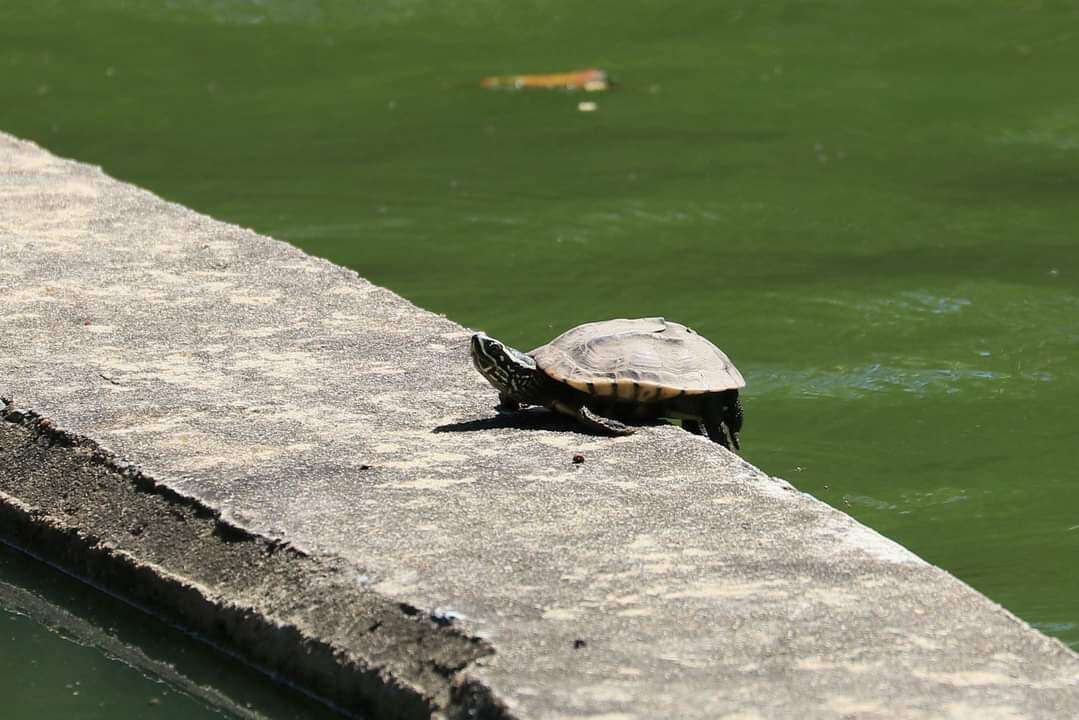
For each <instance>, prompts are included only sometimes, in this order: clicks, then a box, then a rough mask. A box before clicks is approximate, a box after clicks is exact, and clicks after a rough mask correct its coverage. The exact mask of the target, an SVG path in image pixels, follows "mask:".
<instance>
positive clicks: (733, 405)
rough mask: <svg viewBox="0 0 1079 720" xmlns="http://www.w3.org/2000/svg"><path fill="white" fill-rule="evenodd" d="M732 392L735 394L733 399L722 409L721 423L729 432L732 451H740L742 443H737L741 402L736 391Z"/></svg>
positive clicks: (740, 426)
mask: <svg viewBox="0 0 1079 720" xmlns="http://www.w3.org/2000/svg"><path fill="white" fill-rule="evenodd" d="M733 392H734V393H735V395H734V397H733V398H731V400H730V401H729V402H728V403H727V404H726V405H724V407H723V422H724V424H726V426H727V430H728V432H730V435H731V441H732V442H733V443H734V449H735V450H741V449H742V443H740V442H739V441H738V433H739V432H740V431H741V430H742V419H743V413H742V401H741V399H739V397H738V394H737V393H738V391H737V390H735V391H733Z"/></svg>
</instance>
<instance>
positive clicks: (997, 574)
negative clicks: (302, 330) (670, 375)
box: [0, 0, 1079, 683]
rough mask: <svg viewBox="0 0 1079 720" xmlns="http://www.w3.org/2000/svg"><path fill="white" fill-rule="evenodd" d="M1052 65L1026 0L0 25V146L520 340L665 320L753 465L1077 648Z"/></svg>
mask: <svg viewBox="0 0 1079 720" xmlns="http://www.w3.org/2000/svg"><path fill="white" fill-rule="evenodd" d="M589 65H594V66H599V67H603V68H605V69H607V70H608V71H609V72H610V73H611V74H612V75H613V76H614V77H615V78H616V79H617V80H618V81H619V83H620V85H619V88H618V90H617V91H616V92H612V93H608V94H598V95H591V96H589V98H588V99H590V100H594V101H595V102H597V104H598V109H597V110H596V111H595V112H590V113H586V112H580V111H578V109H577V105H578V102H579V101H580V100H581V99H582V96H581V95H574V94H568V93H563V92H543V91H540V92H528V93H526V92H521V93H513V92H489V91H484V90H481V89H480V88H478V87H477V81H478V80H479V78H481V77H483V76H485V75H493V74H507V73H514V72H556V71H562V70H568V69H572V68H576V67H583V66H589ZM1076 68H1079V6H1077V5H1076V4H1075V3H1074V2H1051V1H1048V0H1047V1H1045V2H1039V1H1035V0H1030V1H1027V2H1020V1H1010V2H1004V1H1002V0H979V1H978V2H974V1H973V0H964V1H960V0H951V1H948V0H935V1H933V2H928V1H923V0H919V1H914V2H906V3H886V2H883V1H881V2H861V3H855V2H850V1H843V0H834V1H823V0H821V1H817V2H811V1H809V0H804V1H801V2H763V3H762V2H724V3H696V2H694V3H689V2H685V3H680V2H662V3H661V2H643V1H641V0H638V1H635V2H626V1H625V0H623V1H622V2H617V3H615V2H608V1H600V2H593V3H587V4H582V3H571V2H564V1H561V0H548V1H543V2H539V1H537V2H531V3H518V4H513V5H507V4H505V3H499V2H493V1H488V0H478V1H475V2H470V3H464V4H461V3H457V4H452V5H451V4H446V3H433V2H421V1H419V0H398V1H396V2H391V1H389V0H380V1H379V2H373V3H352V2H343V1H337V2H330V1H325V2H301V1H299V0H295V1H293V2H285V1H284V0H278V1H273V0H267V1H266V2H258V3H256V2H247V1H241V0H217V1H211V0H201V1H199V2H194V1H193V2H183V3H180V2H173V3H149V2H147V3H138V2H119V1H118V0H111V1H108V2H104V1H103V2H95V3H75V2H11V1H10V0H9V2H6V3H4V4H3V5H0V128H2V129H4V130H6V131H8V132H12V133H15V134H17V135H20V136H23V137H28V138H31V139H34V140H36V141H38V142H39V143H41V144H42V145H44V146H45V147H47V148H49V149H51V150H52V151H54V152H57V153H59V154H62V155H67V156H72V157H75V158H78V159H80V160H85V161H89V162H93V163H98V164H101V165H103V166H104V167H105V169H106V170H107V171H108V172H109V173H111V174H113V175H115V176H117V177H120V178H123V179H125V180H129V181H131V182H134V183H137V184H139V185H143V186H146V187H149V188H151V189H153V190H155V191H156V192H158V193H160V194H162V195H164V196H166V197H168V198H169V199H172V200H176V201H178V202H181V203H184V204H186V205H189V206H191V207H194V208H196V209H198V210H200V211H203V212H206V213H208V214H211V215H214V216H216V217H220V218H223V219H227V220H230V221H233V222H238V223H241V224H244V225H247V226H250V227H253V228H255V229H257V230H259V231H261V232H264V233H267V234H270V235H273V236H275V237H279V238H282V239H285V240H288V241H290V242H293V243H295V244H297V245H299V246H301V247H303V248H305V249H307V250H308V251H310V252H313V253H316V254H319V255H324V256H326V257H329V258H331V259H333V260H335V261H337V262H341V263H344V264H347V265H350V266H351V267H354V268H355V269H357V270H358V271H359V272H360V273H361V274H363V275H364V276H366V277H368V278H370V279H371V280H373V281H375V282H377V283H380V284H383V285H386V286H388V287H390V288H392V289H394V290H396V291H398V292H400V293H402V294H403V295H405V296H406V297H408V298H409V299H411V300H413V301H414V302H416V303H418V304H420V305H422V306H424V307H427V308H430V309H433V310H436V311H439V312H444V313H446V314H447V315H449V316H450V317H451V318H453V319H455V320H458V321H460V322H462V323H464V324H466V325H470V326H473V327H478V328H483V329H485V330H487V331H488V332H490V333H491V334H494V335H498V336H501V337H503V338H504V339H506V340H507V341H511V342H513V343H516V344H519V345H520V346H522V347H524V348H529V347H531V346H534V345H536V344H539V343H541V342H543V341H545V340H546V339H548V338H549V337H550V336H551V335H552V334H554V333H555V332H557V331H561V330H563V329H565V328H568V327H570V326H572V325H574V324H576V323H578V322H581V321H585V320H592V319H599V318H605V317H611V316H638V315H666V316H668V317H671V318H673V319H677V320H679V321H681V322H684V323H687V324H690V325H692V326H694V327H695V328H696V329H698V330H699V331H701V332H702V333H704V334H705V335H707V336H709V337H711V338H713V339H714V340H715V341H717V342H718V343H719V344H720V345H721V346H722V347H723V348H724V349H725V350H727V351H728V353H729V354H730V355H731V356H732V357H733V358H734V360H735V361H736V362H737V363H738V365H739V367H740V368H741V370H742V371H743V373H744V374H745V375H746V378H747V380H748V382H749V387H748V388H747V391H746V393H745V403H746V426H745V430H744V434H743V439H744V443H745V451H744V454H745V456H746V457H747V458H748V459H749V460H750V461H752V462H754V463H755V464H757V465H759V466H761V467H763V468H765V469H767V470H768V471H769V472H771V473H773V474H777V475H781V476H784V477H786V478H788V479H789V480H791V481H792V482H793V483H794V484H796V485H797V486H798V487H799V488H801V489H803V490H806V491H808V492H810V493H813V494H814V495H816V496H818V497H820V498H822V499H824V500H826V501H828V502H830V503H832V504H834V505H836V506H837V507H840V508H843V509H844V510H847V511H848V512H850V513H852V514H853V515H854V516H856V517H857V518H859V519H860V520H862V521H864V522H866V523H868V524H869V525H871V526H873V527H875V528H877V529H879V530H881V531H882V532H884V533H885V534H887V535H888V536H889V537H892V538H894V539H895V540H897V541H899V542H901V543H902V544H904V545H906V546H907V547H910V548H911V549H913V550H914V551H915V552H917V553H919V554H920V555H922V556H923V557H925V558H926V559H928V560H930V561H931V562H934V563H937V564H939V565H941V566H943V567H945V568H946V569H948V570H949V571H951V572H952V573H954V574H956V575H957V576H959V577H960V578H962V579H964V580H966V581H967V582H969V583H971V584H972V585H973V586H974V587H976V588H977V589H979V590H980V591H982V592H984V593H985V594H987V595H989V596H990V597H992V598H994V599H995V600H997V601H999V602H1001V603H1003V604H1004V605H1005V606H1006V607H1008V608H1010V609H1011V610H1013V611H1014V612H1016V613H1017V614H1019V615H1020V616H1021V617H1023V618H1025V619H1026V620H1028V621H1030V622H1032V623H1034V624H1035V625H1036V626H1038V627H1040V628H1041V629H1043V630H1044V631H1046V632H1048V633H1050V634H1052V635H1056V636H1057V637H1060V638H1061V639H1062V640H1064V641H1065V642H1068V643H1070V644H1071V645H1072V646H1079V579H1077V575H1076V573H1075V568H1076V566H1077V562H1076V561H1077V558H1079V482H1077V481H1079V477H1077V476H1079V472H1077V471H1076V469H1075V468H1076V459H1077V454H1079V452H1077V450H1076V443H1075V439H1076V429H1077V428H1079V407H1077V405H1076V403H1075V402H1074V399H1075V398H1076V397H1079V379H1077V377H1076V373H1075V372H1074V370H1073V368H1074V367H1075V366H1076V361H1077V356H1079V284H1077V279H1079V237H1077V230H1079V94H1077V93H1076V92H1075V88H1076ZM2 682H3V681H2V680H0V683H2Z"/></svg>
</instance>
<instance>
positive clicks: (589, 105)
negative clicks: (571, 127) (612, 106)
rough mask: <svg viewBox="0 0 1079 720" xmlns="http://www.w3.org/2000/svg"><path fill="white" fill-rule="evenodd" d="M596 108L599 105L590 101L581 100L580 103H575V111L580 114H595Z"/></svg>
mask: <svg viewBox="0 0 1079 720" xmlns="http://www.w3.org/2000/svg"><path fill="white" fill-rule="evenodd" d="M598 107H599V105H596V104H595V103H594V102H592V101H591V100H582V101H581V102H579V103H577V109H578V110H580V111H581V112H595V111H596V108H598Z"/></svg>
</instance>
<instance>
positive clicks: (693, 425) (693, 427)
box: [682, 420, 704, 435]
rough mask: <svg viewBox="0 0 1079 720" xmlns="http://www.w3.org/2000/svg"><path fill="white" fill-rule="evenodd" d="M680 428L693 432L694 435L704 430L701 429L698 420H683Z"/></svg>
mask: <svg viewBox="0 0 1079 720" xmlns="http://www.w3.org/2000/svg"><path fill="white" fill-rule="evenodd" d="M682 429H683V430H685V431H686V432H689V433H693V434H694V435H700V434H701V433H702V432H704V431H703V430H701V422H700V420H683V421H682Z"/></svg>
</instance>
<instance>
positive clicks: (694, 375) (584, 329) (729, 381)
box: [529, 318, 746, 403]
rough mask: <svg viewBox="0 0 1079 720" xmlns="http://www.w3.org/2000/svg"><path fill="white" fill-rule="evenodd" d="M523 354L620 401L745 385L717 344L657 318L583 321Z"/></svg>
mask: <svg viewBox="0 0 1079 720" xmlns="http://www.w3.org/2000/svg"><path fill="white" fill-rule="evenodd" d="M529 354H530V355H531V356H532V357H533V359H535V361H536V365H537V366H538V367H539V368H540V369H541V370H543V371H544V372H545V373H547V374H548V375H549V376H551V377H552V378H554V379H555V380H558V381H559V382H563V383H566V384H568V385H570V386H572V387H574V388H576V389H577V390H580V391H581V392H585V393H588V394H589V395H597V396H600V397H611V398H612V399H616V400H621V401H626V402H638V403H647V402H660V401H662V400H666V399H668V398H673V397H676V396H679V395H700V394H703V393H713V392H723V391H725V390H734V389H737V388H742V387H745V385H746V381H745V380H744V379H743V378H742V374H741V373H740V372H738V368H736V367H735V366H734V363H732V362H731V360H730V358H728V357H727V356H726V355H725V354H724V353H723V351H722V350H720V349H719V348H717V347H716V346H715V345H713V344H712V343H711V342H709V341H708V340H706V339H705V338H703V337H701V336H700V335H698V334H697V333H695V332H693V331H692V330H690V329H689V328H687V327H686V326H685V325H680V324H678V323H676V322H670V321H669V320H664V319H663V318H641V319H639V320H605V321H603V322H594V323H585V324H584V325H578V326H577V327H575V328H573V329H572V330H568V331H567V332H564V333H562V334H561V335H559V336H558V337H556V338H555V339H554V340H552V341H551V342H549V343H547V344H546V345H543V346H541V347H538V348H536V349H535V350H533V351H532V352H531V353H529Z"/></svg>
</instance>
